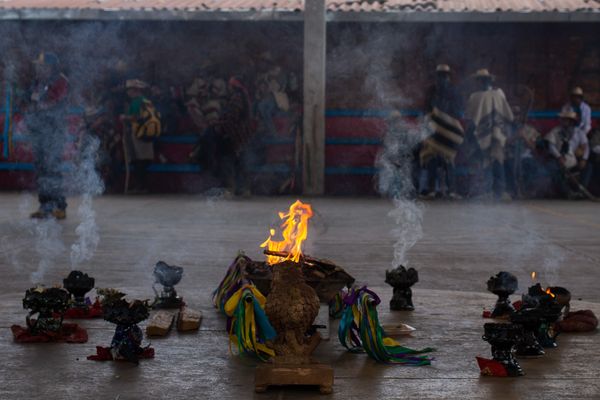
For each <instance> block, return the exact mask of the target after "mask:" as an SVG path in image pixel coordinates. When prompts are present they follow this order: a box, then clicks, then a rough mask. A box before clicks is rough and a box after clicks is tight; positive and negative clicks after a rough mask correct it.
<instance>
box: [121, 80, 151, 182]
mask: <svg viewBox="0 0 600 400" xmlns="http://www.w3.org/2000/svg"><path fill="white" fill-rule="evenodd" d="M125 89H126V92H127V96H128V98H129V106H128V109H127V113H126V114H123V115H121V118H120V119H121V121H123V123H124V125H125V126H126V131H125V135H124V138H123V140H124V141H125V143H126V150H125V151H126V152H127V153H128V158H129V159H131V164H132V165H133V167H134V170H135V181H134V183H135V185H134V187H133V188H132V190H131V191H129V190H128V188H126V189H127V192H129V193H133V194H138V193H140V194H141V193H147V192H148V182H147V174H148V172H147V171H148V167H149V166H150V164H151V163H152V161H153V160H154V139H155V138H156V137H158V136H159V135H160V129H161V127H160V119H159V118H160V116H159V115H158V112H157V111H156V109H155V108H154V105H153V104H152V102H151V101H150V100H149V99H148V98H147V97H146V96H145V95H144V91H145V90H147V89H148V84H147V83H145V82H143V81H141V80H139V79H129V80H127V81H126V82H125Z"/></svg>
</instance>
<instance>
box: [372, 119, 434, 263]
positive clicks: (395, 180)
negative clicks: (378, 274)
mask: <svg viewBox="0 0 600 400" xmlns="http://www.w3.org/2000/svg"><path fill="white" fill-rule="evenodd" d="M390 125H391V126H390V127H389V130H388V132H387V134H386V137H385V139H384V142H383V148H382V150H381V151H380V153H379V154H378V155H377V158H376V161H375V165H376V167H377V170H378V175H377V189H378V192H379V193H380V194H382V195H384V196H387V197H390V198H391V199H392V203H393V205H394V209H393V210H391V211H390V212H389V213H388V216H389V217H391V218H392V219H393V220H394V223H395V224H396V227H395V228H394V229H392V231H391V233H392V236H393V237H394V239H395V243H394V259H393V261H392V266H393V267H397V266H399V265H407V263H408V259H407V252H408V251H409V250H410V249H411V248H412V247H413V246H414V245H415V244H416V243H417V241H418V240H419V239H421V238H422V237H423V226H422V224H423V206H422V204H420V203H417V201H416V200H415V195H416V193H415V186H414V183H413V160H414V157H413V152H414V150H415V148H416V146H417V145H418V144H419V143H420V141H421V140H423V137H424V136H425V133H424V131H422V130H420V129H415V128H410V127H408V126H407V125H406V123H404V122H403V121H402V120H401V119H400V118H399V117H398V118H395V119H394V120H392V121H390Z"/></svg>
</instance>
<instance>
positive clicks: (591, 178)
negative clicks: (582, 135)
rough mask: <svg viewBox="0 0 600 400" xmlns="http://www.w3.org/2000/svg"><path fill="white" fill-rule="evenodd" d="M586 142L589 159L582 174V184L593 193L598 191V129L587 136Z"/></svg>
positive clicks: (599, 151)
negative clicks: (587, 143) (587, 142)
mask: <svg viewBox="0 0 600 400" xmlns="http://www.w3.org/2000/svg"><path fill="white" fill-rule="evenodd" d="M588 141H589V148H590V158H589V159H588V163H587V166H586V169H585V170H584V172H583V176H582V183H583V184H584V185H585V186H586V187H587V188H589V189H590V190H591V191H594V190H598V189H600V187H599V183H600V129H598V128H597V129H594V130H592V131H591V132H590V133H589V135H588ZM594 183H595V185H594Z"/></svg>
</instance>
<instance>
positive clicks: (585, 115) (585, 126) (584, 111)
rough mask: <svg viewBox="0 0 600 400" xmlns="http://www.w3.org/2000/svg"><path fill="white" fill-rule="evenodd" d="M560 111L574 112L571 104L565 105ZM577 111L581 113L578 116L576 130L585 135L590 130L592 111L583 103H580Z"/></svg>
mask: <svg viewBox="0 0 600 400" xmlns="http://www.w3.org/2000/svg"><path fill="white" fill-rule="evenodd" d="M562 109H563V111H574V108H573V106H572V105H571V103H567V104H565V105H564V106H563V108H562ZM579 109H580V111H581V115H580V116H579V117H580V121H579V125H578V126H577V127H576V128H577V130H580V131H581V132H583V134H584V135H587V134H588V133H589V132H590V131H591V130H592V109H591V108H590V106H589V105H588V104H587V103H586V102H585V101H582V102H581V105H580V106H579Z"/></svg>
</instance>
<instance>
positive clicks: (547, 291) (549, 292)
mask: <svg viewBox="0 0 600 400" xmlns="http://www.w3.org/2000/svg"><path fill="white" fill-rule="evenodd" d="M546 294H549V295H550V296H552V298H554V297H556V295H555V294H554V293H552V291H551V290H550V288H547V289H546Z"/></svg>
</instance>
